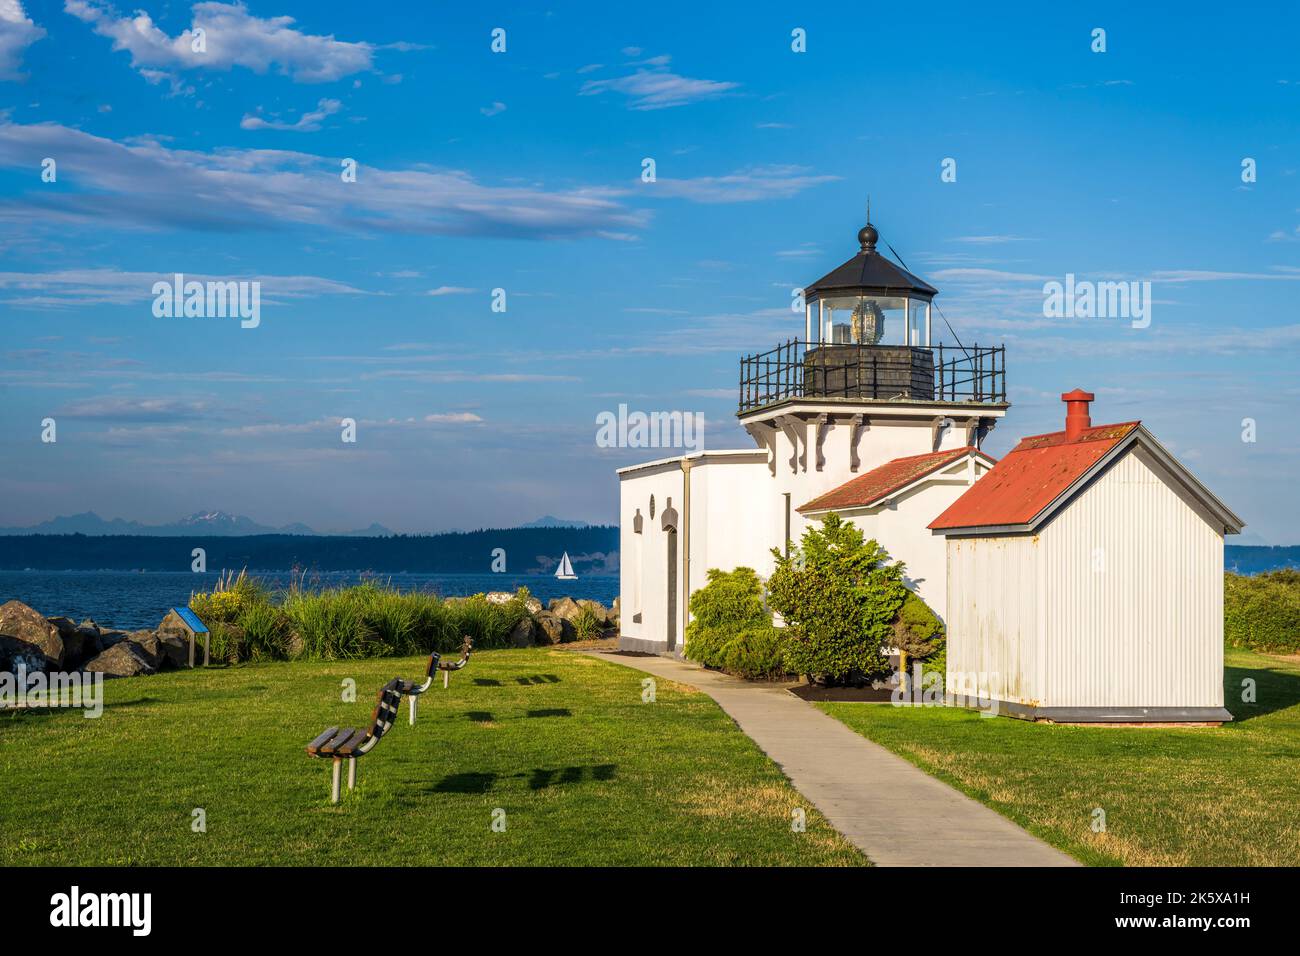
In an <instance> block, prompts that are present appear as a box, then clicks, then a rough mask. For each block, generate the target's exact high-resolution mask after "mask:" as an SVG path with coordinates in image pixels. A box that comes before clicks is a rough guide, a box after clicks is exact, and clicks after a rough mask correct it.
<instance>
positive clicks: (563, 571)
mask: <svg viewBox="0 0 1300 956" xmlns="http://www.w3.org/2000/svg"><path fill="white" fill-rule="evenodd" d="M555 577H556V578H558V579H559V580H561V581H576V580H578V576H577V575H576V574H574V573H573V562H572V561H570V560H569V552H567V551H565V552H564V557H562V558H560V566H559V567H558V568H556V569H555Z"/></svg>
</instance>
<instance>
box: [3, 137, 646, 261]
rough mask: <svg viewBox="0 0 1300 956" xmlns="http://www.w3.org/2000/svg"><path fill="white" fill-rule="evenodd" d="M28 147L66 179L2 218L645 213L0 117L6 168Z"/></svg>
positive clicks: (507, 228)
mask: <svg viewBox="0 0 1300 956" xmlns="http://www.w3.org/2000/svg"><path fill="white" fill-rule="evenodd" d="M33 155H37V156H57V157H59V184H60V186H61V187H63V186H65V184H66V186H67V187H68V188H66V189H63V188H61V189H60V190H59V191H58V192H55V191H53V190H47V189H42V188H40V187H39V186H37V187H34V188H32V189H30V190H28V191H27V192H26V193H24V194H20V195H8V196H5V197H0V220H9V221H13V222H22V223H29V222H30V221H31V220H32V219H33V218H34V217H35V218H38V219H39V220H40V221H41V222H43V223H45V224H53V225H56V226H57V225H59V224H62V223H67V222H83V223H91V224H94V225H95V226H96V227H97V228H100V229H103V228H109V227H112V226H118V227H133V226H134V227H146V228H157V227H168V228H183V229H211V230H223V231H233V230H265V229H275V228H282V227H284V226H285V225H288V224H298V225H306V226H312V227H324V228H327V229H330V230H334V231H363V232H375V231H388V232H392V231H397V232H410V233H427V234H436V235H454V236H492V237H509V238H531V239H538V238H560V237H564V238H571V237H577V236H606V237H614V236H617V235H619V234H620V233H623V232H624V231H625V230H627V229H629V228H638V227H641V226H643V225H644V224H645V222H646V220H647V216H646V215H645V214H643V213H640V212H636V211H633V210H629V209H627V208H626V207H625V206H623V205H621V203H620V201H619V197H620V196H622V195H626V194H627V193H628V190H626V189H624V190H615V189H611V188H607V187H577V188H569V189H565V190H562V191H548V190H546V189H544V188H542V187H538V186H488V185H484V184H482V183H480V182H478V181H477V180H475V179H474V177H473V176H472V175H470V174H469V173H468V172H464V171H462V170H455V169H439V168H435V167H430V166H426V165H423V164H421V165H418V166H412V167H407V168H401V169H379V168H376V167H372V166H364V165H362V166H358V168H357V181H356V182H351V183H345V182H343V181H342V180H341V177H340V175H339V174H340V171H341V168H342V167H341V165H340V160H339V158H338V157H324V156H315V155H312V154H309V153H303V152H296V151H289V150H271V149H229V148H217V149H214V150H212V151H210V152H201V151H197V150H181V149H171V148H169V147H168V146H166V145H164V144H163V143H161V142H158V141H157V140H156V139H150V138H140V139H134V140H131V141H127V142H118V141H115V140H111V139H105V138H103V137H99V136H94V135H91V134H90V133H86V132H83V131H81V130H75V129H71V128H69V127H66V126H60V125H58V124H55V123H38V124H32V125H20V124H15V123H7V122H3V121H0V168H9V169H23V170H26V169H29V168H30V167H31V162H32V160H31V157H32V156H33ZM198 197H202V198H201V199H199V198H198Z"/></svg>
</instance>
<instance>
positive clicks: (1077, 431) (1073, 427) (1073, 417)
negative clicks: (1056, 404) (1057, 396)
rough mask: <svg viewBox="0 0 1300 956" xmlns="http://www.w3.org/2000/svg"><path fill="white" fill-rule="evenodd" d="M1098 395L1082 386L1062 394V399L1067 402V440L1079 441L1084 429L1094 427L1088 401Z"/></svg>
mask: <svg viewBox="0 0 1300 956" xmlns="http://www.w3.org/2000/svg"><path fill="white" fill-rule="evenodd" d="M1096 397H1097V396H1096V395H1094V394H1092V392H1085V391H1084V390H1083V389H1081V388H1076V389H1075V390H1074V391H1073V392H1066V393H1065V394H1064V395H1062V396H1061V401H1063V402H1065V440H1066V441H1078V440H1079V439H1080V438H1081V437H1082V436H1083V430H1084V429H1085V428H1091V427H1092V418H1091V417H1090V416H1089V414H1088V403H1089V402H1091V401H1092V400H1093V399H1095V398H1096Z"/></svg>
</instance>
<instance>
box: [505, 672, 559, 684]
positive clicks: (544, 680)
mask: <svg viewBox="0 0 1300 956" xmlns="http://www.w3.org/2000/svg"><path fill="white" fill-rule="evenodd" d="M515 683H516V684H523V685H528V684H558V683H560V679H559V678H558V677H556V676H555V675H554V674H533V675H531V676H529V677H516V678H515Z"/></svg>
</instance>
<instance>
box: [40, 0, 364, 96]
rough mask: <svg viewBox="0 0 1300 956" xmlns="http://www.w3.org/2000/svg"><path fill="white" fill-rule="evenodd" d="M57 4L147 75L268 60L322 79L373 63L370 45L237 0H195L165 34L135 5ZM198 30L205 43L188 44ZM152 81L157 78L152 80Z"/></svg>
mask: <svg viewBox="0 0 1300 956" xmlns="http://www.w3.org/2000/svg"><path fill="white" fill-rule="evenodd" d="M63 8H64V10H66V11H67V12H68V13H70V14H72V15H73V16H74V17H76V18H77V19H79V20H81V21H82V22H84V23H88V24H90V26H91V29H93V30H94V31H95V32H96V33H98V34H99V35H100V36H103V37H108V38H109V39H111V40H112V41H113V49H114V50H125V51H127V52H129V53H130V54H131V65H132V66H133V67H135V68H136V69H137V70H139V71H140V72H141V74H142V75H145V76H146V78H150V77H149V75H148V73H147V72H146V71H148V70H152V71H153V72H154V73H155V74H156V75H158V76H159V77H161V76H163V75H166V74H159V73H158V71H160V70H184V69H210V70H229V69H230V68H231V67H234V66H242V67H245V68H246V69H249V70H252V71H253V72H255V73H265V72H267V70H269V69H271V68H272V67H275V68H276V69H277V70H278V72H280V73H281V74H283V75H285V76H291V77H292V78H293V79H294V80H296V81H297V82H299V83H329V82H332V81H334V80H337V79H340V78H341V77H344V76H349V75H351V74H353V73H360V72H363V71H366V70H370V69H372V68H373V56H374V52H375V50H376V49H377V47H376V46H374V45H373V44H370V43H351V42H347V41H344V40H336V39H335V38H334V37H332V36H313V35H311V34H306V33H302V32H300V31H298V30H295V29H294V28H293V23H294V19H293V17H283V16H281V17H270V18H268V19H263V18H261V17H255V16H253V15H252V14H251V13H249V12H248V8H247V7H245V6H244V5H243V4H242V3H215V2H206V3H196V4H194V6H193V7H192V8H191V11H190V16H191V22H190V26H189V27H188V28H187V29H185V30H183V31H182V32H181V33H180V34H179V35H178V36H175V37H172V36H168V35H167V34H166V33H164V32H163V31H162V30H160V29H158V27H157V26H156V25H155V24H154V22H153V20H152V19H151V18H150V16H149V14H147V13H145V12H144V11H143V10H137V11H136V12H135V14H134V15H133V16H130V17H127V16H122V15H121V14H119V13H118V11H117V10H116V9H115V8H114V7H112V6H111V5H110V4H108V3H104V2H102V0H64V5H63ZM198 29H202V30H203V32H204V41H205V44H206V49H204V50H201V51H199V50H195V49H194V43H193V40H194V37H195V31H196V30H198ZM153 81H154V82H156V81H157V80H156V79H155V80H153Z"/></svg>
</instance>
